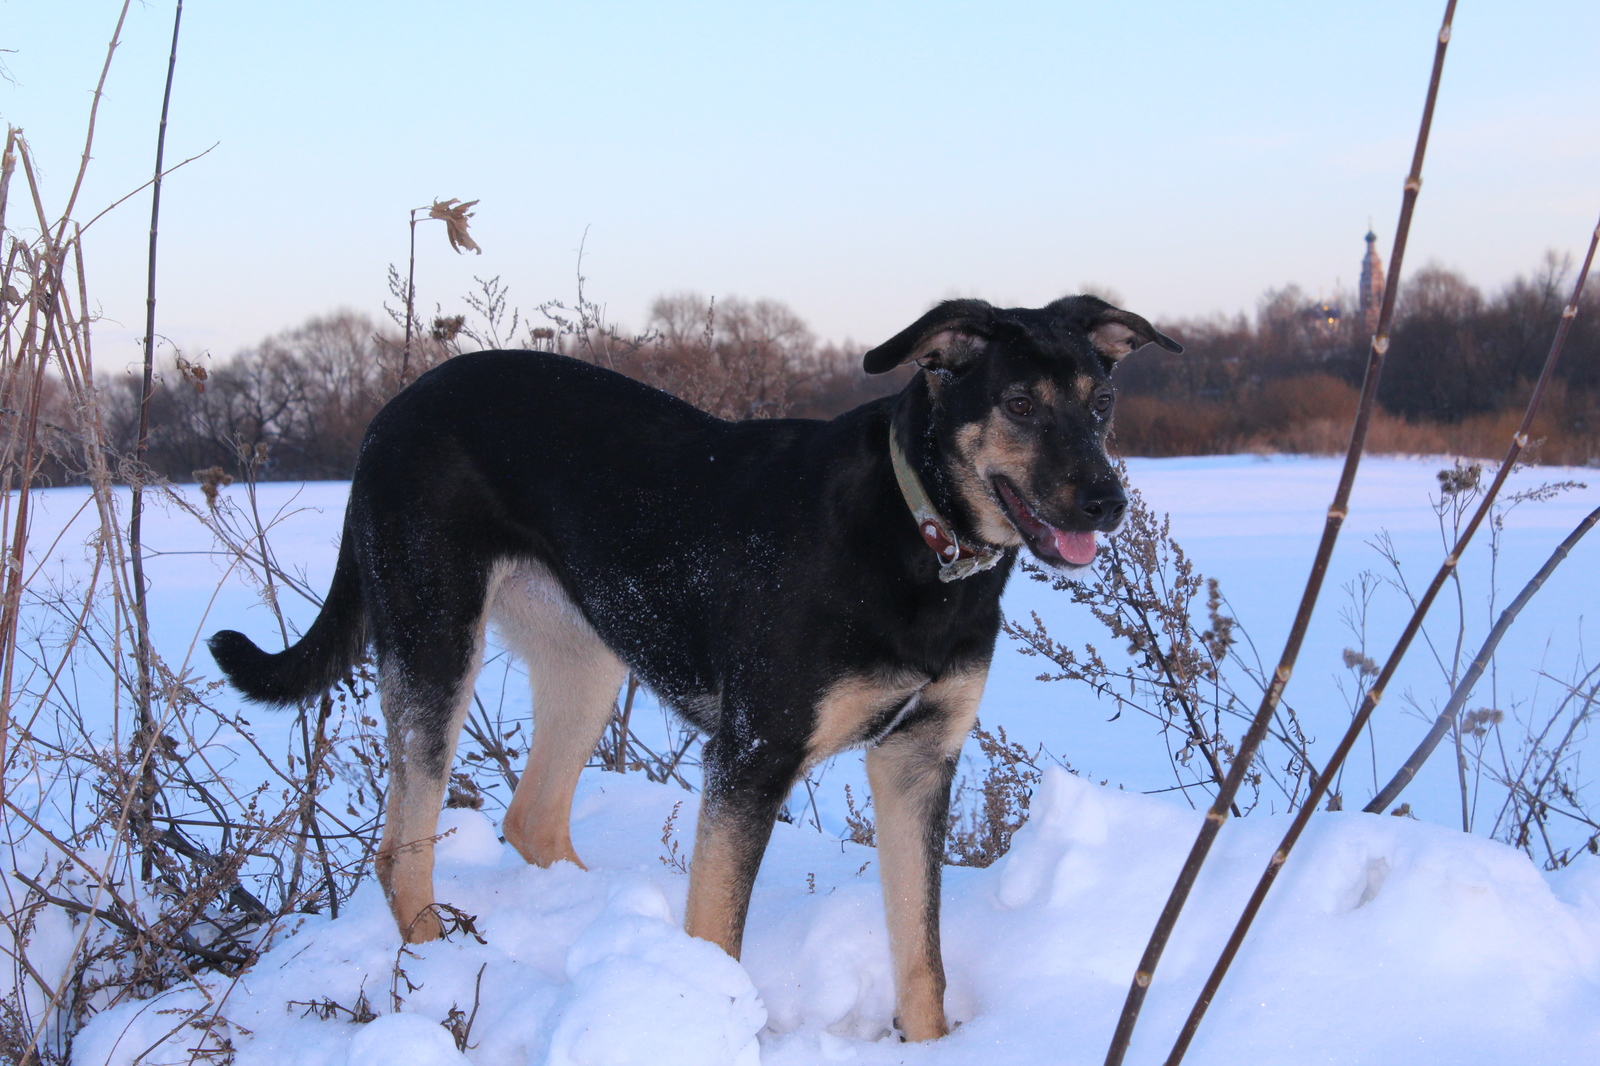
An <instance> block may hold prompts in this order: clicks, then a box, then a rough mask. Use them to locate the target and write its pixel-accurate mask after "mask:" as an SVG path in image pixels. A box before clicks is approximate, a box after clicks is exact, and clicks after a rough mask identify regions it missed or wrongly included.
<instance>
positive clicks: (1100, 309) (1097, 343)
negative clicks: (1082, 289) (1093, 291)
mask: <svg viewBox="0 0 1600 1066" xmlns="http://www.w3.org/2000/svg"><path fill="white" fill-rule="evenodd" d="M1049 309H1050V310H1052V311H1057V312H1061V313H1062V314H1064V315H1065V317H1066V318H1067V319H1068V320H1069V321H1071V322H1072V324H1073V325H1075V326H1077V327H1078V328H1080V329H1082V330H1083V331H1084V332H1085V333H1087V334H1088V335H1089V343H1090V344H1091V345H1093V346H1094V350H1095V352H1096V353H1097V354H1099V355H1100V356H1101V357H1103V358H1105V359H1108V360H1110V361H1111V362H1113V363H1115V362H1118V361H1120V360H1121V359H1122V357H1123V356H1125V355H1127V354H1128V353H1129V352H1132V351H1136V350H1138V349H1140V348H1143V347H1144V346H1145V345H1146V344H1159V345H1160V346H1161V347H1163V348H1165V349H1166V350H1167V351H1169V352H1173V353H1174V354H1176V353H1179V352H1182V351H1183V345H1181V344H1179V343H1178V342H1177V341H1175V340H1173V339H1172V338H1171V337H1169V336H1167V335H1166V334H1165V333H1162V332H1161V331H1160V330H1158V329H1156V328H1155V327H1154V326H1152V325H1151V324H1150V323H1149V322H1147V321H1145V319H1143V318H1141V317H1140V316H1138V315H1136V314H1134V313H1133V312H1132V311H1124V310H1122V308H1120V307H1112V306H1111V305H1110V304H1108V303H1106V302H1105V301H1104V300H1102V299H1100V298H1099V297H1098V296H1068V297H1065V298H1063V299H1060V300H1057V301H1056V302H1055V303H1053V304H1051V305H1050V308H1049Z"/></svg>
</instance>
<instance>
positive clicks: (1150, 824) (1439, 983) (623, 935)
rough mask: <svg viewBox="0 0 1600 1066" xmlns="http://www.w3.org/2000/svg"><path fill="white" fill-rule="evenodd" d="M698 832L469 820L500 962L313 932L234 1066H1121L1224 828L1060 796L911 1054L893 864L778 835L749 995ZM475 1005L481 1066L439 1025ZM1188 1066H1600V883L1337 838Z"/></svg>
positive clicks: (98, 1054)
mask: <svg viewBox="0 0 1600 1066" xmlns="http://www.w3.org/2000/svg"><path fill="white" fill-rule="evenodd" d="M680 803H681V804H682V805H683V807H684V808H685V810H684V811H683V812H682V815H683V816H682V817H681V818H680V820H679V821H678V823H677V824H679V825H685V826H687V825H693V817H692V816H693V811H692V810H689V809H687V808H690V807H692V805H693V799H692V798H691V797H687V796H686V794H685V793H683V792H681V791H679V790H676V789H672V788H668V787H665V786H657V785H652V784H650V783H648V782H647V781H645V780H643V779H642V777H640V776H639V775H629V776H619V775H615V774H608V773H593V774H590V775H587V776H586V777H585V780H584V783H583V785H582V786H581V788H580V793H579V797H578V802H577V804H576V805H575V811H576V816H575V824H574V838H575V842H576V845H577V848H578V851H579V853H580V854H581V855H583V856H584V858H585V861H586V862H587V863H588V865H589V867H590V869H589V870H580V869H578V868H577V867H574V866H571V865H570V864H560V865H558V866H556V867H554V868H552V869H549V870H540V869H535V868H532V867H529V866H527V865H525V864H523V863H522V861H521V859H520V858H518V857H517V856H516V854H515V852H514V851H512V850H511V849H510V848H508V847H506V846H505V845H504V844H502V843H501V842H500V841H499V839H498V836H497V833H496V830H495V827H494V825H493V823H492V822H491V821H490V820H489V819H488V818H486V817H485V816H484V815H482V814H480V813H478V812H475V811H450V812H447V815H446V820H445V823H444V827H445V828H449V829H453V830H454V832H452V833H451V834H450V835H449V836H447V837H446V838H445V839H444V840H443V841H442V842H441V846H440V848H439V865H438V873H437V879H438V882H437V883H438V891H439V895H440V898H441V900H442V901H444V902H448V903H450V904H451V905H452V906H455V907H458V908H460V909H461V910H463V911H465V912H466V913H468V914H471V915H474V916H476V918H475V925H476V928H477V929H478V931H479V934H480V935H481V936H482V938H483V940H484V941H485V942H484V943H478V941H477V940H476V939H475V938H474V937H472V936H470V935H465V934H461V933H457V934H454V935H452V936H451V937H450V938H449V939H447V940H444V941H438V942H435V943H431V944H425V945H419V946H415V947H412V948H408V949H404V950H402V949H401V946H400V944H399V940H398V936H397V935H396V933H395V930H394V927H393V923H392V921H391V920H390V918H389V914H388V910H387V908H386V907H385V905H384V903H383V900H382V898H381V895H380V894H379V892H378V891H377V889H376V887H375V886H371V887H369V888H367V889H365V890H363V891H362V892H360V893H358V895H357V897H356V898H355V899H353V900H351V901H350V903H349V905H348V907H347V908H346V909H345V910H344V911H343V912H342V913H341V915H340V917H339V918H338V919H337V920H334V919H331V918H328V917H326V916H314V917H307V918H305V919H304V921H303V922H302V924H301V925H300V926H299V927H298V928H296V929H293V930H289V931H287V935H285V936H283V937H282V938H281V939H280V941H279V942H278V943H277V944H276V945H275V946H274V947H273V948H272V950H271V951H269V952H268V953H267V954H266V955H265V956H264V957H263V958H262V959H261V961H260V962H259V963H258V964H257V965H256V966H255V967H254V969H253V970H252V971H251V972H250V973H248V974H246V975H245V976H244V977H243V978H242V979H241V980H239V981H238V982H237V983H236V984H234V985H233V986H232V987H231V988H230V987H229V983H228V982H226V981H223V980H220V979H215V980H214V983H213V985H212V986H211V991H212V994H213V997H214V999H215V1001H216V1002H217V1003H219V1004H220V1007H219V1008H217V1009H218V1010H220V1014H221V1016H222V1017H224V1018H226V1019H227V1022H228V1025H227V1026H226V1027H224V1029H223V1030H221V1031H225V1032H226V1033H227V1034H228V1035H229V1037H230V1039H231V1040H232V1041H233V1043H234V1046H235V1048H236V1050H237V1058H236V1060H235V1061H236V1062H237V1063H238V1066H256V1064H268V1063H271V1064H277V1063H286V1062H293V1063H297V1064H300V1063H305V1064H313V1066H323V1064H326V1066H357V1064H362V1066H364V1064H367V1063H379V1062H382V1063H415V1064H433V1063H439V1064H444V1063H459V1062H462V1061H466V1062H471V1063H474V1064H480V1066H491V1064H492V1066H525V1064H526V1066H568V1064H573V1066H575V1064H584V1066H591V1064H592V1066H623V1064H631V1063H650V1064H653V1066H654V1064H665V1066H676V1064H684V1066H691V1064H692V1066H721V1064H727V1066H755V1064H757V1063H766V1064H768V1066H790V1064H802V1063H803V1064H813V1063H826V1062H853V1063H862V1064H876V1063H885V1064H887V1063H916V1064H922V1063H926V1064H950V1066H957V1064H961V1066H965V1064H971V1066H996V1064H999V1063H1036V1062H1045V1061H1049V1062H1060V1063H1085V1064H1093V1063H1098V1062H1100V1061H1101V1059H1102V1057H1103V1056H1104V1053H1105V1046H1106V1043H1107V1041H1108V1040H1109V1038H1110V1034H1111V1028H1112V1026H1113V1024H1114V1021H1115V1018H1116V1013H1117V1010H1118V1009H1119V1008H1120V1006H1121V1002H1122V997H1123V994H1124V993H1125V991H1126V989H1127V983H1128V980H1129V977H1130V976H1131V974H1132V971H1133V967H1134V963H1135V960H1136V959H1137V958H1138V955H1139V952H1140V951H1141V950H1142V948H1143V946H1144V939H1145V937H1146V935H1147V934H1148V932H1149V929H1150V926H1151V923H1152V922H1153V921H1154V919H1155V916H1156V913H1157V912H1158V911H1159V910H1160V908H1161V906H1162V904H1163V902H1164V901H1165V898H1166V894H1167V891H1168V890H1169V888H1170V887H1171V883H1172V879H1173V877H1174V876H1175V875H1176V872H1177V870H1178V867H1179V865H1180V864H1181V863H1182V861H1183V857H1184V855H1185V854H1186V853H1187V851H1188V848H1189V845H1190V843H1191V842H1192V840H1193V837H1194V833H1195V831H1196V830H1197V829H1198V826H1199V822H1200V815H1199V814H1198V813H1197V812H1195V811H1192V810H1190V809H1188V808H1187V807H1180V806H1178V805H1177V804H1174V803H1172V802H1169V801H1168V800H1165V799H1156V798H1152V797H1147V796H1140V795H1133V794H1129V793H1123V792H1119V791H1117V790H1114V789H1107V788H1102V787H1099V786H1096V785H1093V784H1091V783H1089V782H1087V781H1083V780H1080V779H1079V778H1076V777H1073V776H1071V775H1070V774H1067V773H1064V772H1060V771H1052V772H1051V773H1049V774H1048V775H1047V776H1046V778H1045V780H1044V782H1043V783H1042V785H1041V787H1040V789H1039V791H1038V793H1037V795H1036V796H1035V797H1034V799H1033V816H1032V819H1031V820H1030V822H1029V823H1028V825H1027V826H1025V827H1024V828H1023V830H1022V831H1021V832H1019V833H1018V835H1017V837H1016V840H1015V842H1014V847H1013V849H1012V851H1011V854H1010V855H1009V856H1007V857H1006V858H1005V859H1004V860H1002V861H1001V862H1000V863H998V864H996V866H994V867H992V868H990V869H987V870H971V869H951V870H949V871H947V876H946V889H945V895H944V930H945V962H946V969H947V971H948V973H949V977H950V990H949V993H948V996H947V1000H946V1002H947V1006H948V1008H949V1010H950V1013H951V1017H952V1020H953V1021H954V1022H956V1023H957V1028H956V1030H955V1031H954V1032H953V1033H952V1034H951V1035H950V1036H949V1037H947V1038H946V1039H944V1040H941V1041H938V1042H936V1043H933V1044H925V1045H907V1044H902V1043H900V1042H899V1040H898V1038H897V1037H896V1036H895V1035H894V1034H893V1032H892V1028H891V1026H892V1020H893V1009H894V1008H893V991H892V981H891V976H890V973H891V971H890V964H889V952H888V944H887V937H886V935H885V933H884V929H883V909H882V904H881V902H880V901H879V898H878V886H877V884H876V880H877V879H876V864H875V862H874V861H873V859H874V857H873V853H872V851H871V850H870V849H866V848H861V847H857V846H856V845H853V844H847V843H846V844H841V843H840V842H839V841H837V840H834V839H831V838H829V837H825V836H823V835H821V834H819V833H816V832H814V831H810V830H805V829H801V828H799V827H796V826H790V825H782V824H780V825H779V826H778V827H777V830H776V832H775V833H774V835H773V842H772V845H771V848H770V849H769V852H768V856H767V861H766V864H765V866H764V867H763V869H762V874H761V877H760V879H759V881H758V883H757V888H756V895H755V899H754V901H753V905H752V909H751V916H750V922H749V927H748V934H747V940H746V950H745V953H744V959H743V964H742V965H741V964H740V963H736V962H734V961H733V960H732V959H729V958H728V957H726V956H725V955H723V954H722V953H721V952H720V951H718V950H717V949H716V948H714V947H713V946H712V945H710V944H707V943H704V942H701V941H697V940H694V939H691V938H690V937H688V936H686V935H685V934H684V933H683V932H682V930H681V927H680V923H681V918H682V908H683V900H684V896H685V893H686V890H687V880H688V879H687V878H686V877H685V876H684V875H683V873H682V872H681V871H680V870H679V869H677V868H675V867H674V866H672V865H671V864H670V863H669V862H668V861H666V860H667V859H668V858H669V856H665V855H664V854H663V853H664V851H665V850H666V849H665V848H664V847H663V845H662V843H661V835H662V833H663V831H664V829H663V827H664V824H665V822H666V820H667V816H668V814H669V813H670V812H671V811H672V809H673V807H674V805H676V804H680ZM1286 826H1287V819H1285V818H1282V817H1277V818H1274V817H1263V816H1260V815H1254V816H1251V817H1249V818H1246V819H1243V820H1236V821H1233V822H1230V823H1229V825H1228V826H1227V827H1226V828H1225V829H1224V831H1223V833H1222V835H1221V836H1220V838H1219V840H1218V843H1217V845H1216V847H1215V849H1214V850H1213V853H1212V859H1211V862H1210V863H1209V864H1208V866H1207V868H1206V871H1205V872H1204V873H1203V874H1202V876H1201V878H1200V880H1199V883H1198V884H1197V885H1196V888H1195V891H1194V894H1193V896H1192V897H1191V901H1190V904H1189V907H1188V909H1187V911H1186V912H1185V916H1184V920H1183V921H1182V922H1181V923H1180V925H1179V928H1178V930H1177V933H1176V935H1175V936H1174V938H1173V940H1172V943H1171V945H1170V946H1169V948H1168V950H1167V953H1166V957H1165V959H1164V960H1163V962H1162V966H1161V970H1160V972H1159V973H1158V975H1157V978H1156V981H1155V984H1154V985H1153V986H1152V988H1151V992H1150V997H1149V1000H1148V1001H1147V1004H1146V1007H1145V1012H1144V1019H1143V1022H1142V1024H1141V1026H1140V1031H1139V1034H1138V1037H1137V1039H1136V1040H1135V1045H1134V1048H1133V1050H1132V1053H1131V1055H1130V1060H1129V1061H1131V1062H1150V1061H1159V1060H1160V1058H1161V1057H1162V1056H1164V1055H1165V1053H1166V1051H1167V1048H1168V1046H1169V1045H1170V1041H1171V1038H1172V1035H1173V1033H1174V1032H1175V1031H1176V1029H1177V1026H1178V1024H1179V1023H1180V1022H1181V1020H1182V1017H1183V1015H1184V1014H1185V1013H1186V1012H1187V1010H1188V1007H1189V1004H1190V1002H1191V1001H1192V999H1193V996H1194V993H1195V992H1196V990H1197V989H1198V987H1199V984H1200V982H1201V981H1202V980H1203V979H1204V977H1205V975H1206V973H1207V971H1208V969H1209V967H1210V965H1211V962H1212V960H1213V959H1214V957H1215V954H1216V951H1217V949H1218V948H1219V947H1220V946H1221V943H1222V941H1223V939H1224V938H1225V937H1226V935H1227V930H1228V927H1229V926H1230V925H1231V923H1232V921H1233V918H1234V917H1235V916H1236V915H1237V913H1238V909H1239V907H1240V906H1241V905H1242V904H1243V902H1244V899H1245V898H1246V896H1247V895H1248V893H1249V891H1250V888H1251V887H1252V885H1253V884H1254V881H1255V878H1256V877H1257V876H1258V874H1259V873H1260V871H1261V869H1262V866H1263V864H1264V863H1265V861H1266V858H1267V856H1268V855H1270V854H1271V851H1272V849H1273V848H1274V847H1275V846H1276V844H1277V841H1278V838H1279V837H1280V836H1281V834H1282V832H1283V830H1284V829H1285V827H1286ZM687 836H688V833H687V831H685V832H683V833H681V834H679V841H680V847H681V848H687V847H688V845H689V840H688V839H687ZM480 975H481V977H480ZM363 997H364V999H365V1001H366V1002H367V1003H368V1004H370V1006H371V1008H372V1010H374V1011H375V1012H377V1013H378V1014H379V1015H380V1017H378V1019H377V1020H375V1021H371V1022H368V1023H366V1024H364V1025H363V1024H356V1023H354V1022H352V1021H350V1020H349V1017H348V1015H347V1014H341V1013H339V1012H337V1011H335V1012H333V1013H334V1015H335V1016H334V1017H331V1018H325V1017H322V1016H321V1015H322V1014H327V1013H328V1012H327V1011H322V1012H320V1013H319V1012H318V1011H316V1010H312V1009H310V1005H311V1004H313V1003H318V1002H322V1001H324V1000H332V1001H334V1002H336V1003H338V1004H340V1005H341V1006H343V1007H346V1008H350V1007H353V1006H354V1005H355V1004H356V1003H357V1001H358V999H361V998H363ZM475 1003H476V1015H475V1017H474V1018H473V1024H472V1029H471V1034H470V1038H469V1046H468V1048H467V1051H466V1052H465V1054H464V1055H463V1054H462V1053H461V1052H458V1051H457V1050H456V1047H455V1042H454V1040H453V1038H452V1037H451V1036H450V1034H449V1033H448V1032H447V1031H446V1029H444V1028H442V1027H441V1025H440V1023H441V1022H444V1021H446V1020H447V1018H448V1016H449V1014H450V1011H451V1010H452V1008H454V1009H457V1010H459V1011H461V1012H463V1013H464V1014H471V1013H472V1011H473V1010H474V1004H475ZM200 1006H202V1001H201V997H200V996H199V995H198V994H197V993H195V992H193V991H188V992H182V993H175V994H172V995H168V996H165V997H157V998H155V999H152V1000H150V1001H146V1002H143V1003H130V1004H124V1005H122V1006H119V1007H117V1008H115V1009H113V1010H110V1011H107V1012H105V1013H103V1014H101V1015H100V1016H98V1017H97V1018H96V1019H95V1020H94V1021H93V1022H92V1023H91V1024H90V1025H89V1026H88V1027H87V1028H86V1029H85V1030H84V1032H83V1033H82V1034H81V1036H80V1037H79V1040H78V1043H77V1046H76V1050H75V1056H74V1058H75V1061H76V1062H78V1063H80V1064H84V1066H87V1064H90V1063H93V1064H95V1066H99V1064H101V1063H111V1064H116V1066H121V1064H124V1063H131V1062H133V1061H134V1059H135V1057H136V1056H138V1055H140V1054H141V1053H143V1058H141V1059H139V1061H141V1062H144V1063H151V1064H156V1063H164V1062H187V1061H188V1060H189V1057H190V1053H189V1051H188V1050H187V1049H189V1048H192V1047H194V1046H195V1037H194V1033H193V1030H192V1029H183V1030H179V1031H173V1030H174V1026H175V1025H178V1024H179V1023H180V1022H181V1021H182V1020H183V1019H184V1018H185V1017H186V1015H185V1014H183V1013H181V1012H182V1011H185V1010H192V1009H196V1008H199V1007H200ZM174 1012H180V1013H174ZM341 1019H343V1020H341ZM152 1047H153V1048H154V1050H147V1049H151V1048H152ZM1188 1061H1189V1062H1191V1063H1194V1064H1195V1066H1203V1064H1219V1066H1220V1064H1223V1063H1235V1062H1250V1063H1252V1064H1257V1063H1259V1064H1274V1063H1283V1064H1290V1063H1295V1064H1300V1063H1304V1062H1307V1061H1319V1062H1340V1063H1344V1062H1348V1063H1356V1062H1400V1061H1403V1062H1408V1063H1457V1062H1511V1061H1514V1062H1517V1063H1519V1064H1545V1063H1549V1064H1557V1063H1583V1062H1592V1061H1600V860H1595V859H1592V858H1589V857H1585V859H1584V860H1582V862H1581V863H1580V864H1579V865H1577V866H1575V867H1573V868H1572V869H1570V870H1568V871H1565V872H1563V874H1562V875H1560V876H1559V877H1556V878H1553V879H1550V880H1548V881H1547V879H1546V878H1544V877H1543V876H1541V875H1540V873H1539V872H1538V871H1537V870H1536V869H1534V867H1533V866H1532V865H1531V864H1530V863H1529V862H1528V861H1527V859H1526V858H1525V857H1524V856H1522V855H1521V854H1520V853H1518V852H1516V851H1513V850H1511V849H1509V848H1506V847H1503V846H1501V845H1499V844H1495V843H1493V842H1490V841H1485V840H1483V839H1481V838H1477V837H1471V836H1466V835H1464V834H1461V833H1456V832H1452V831H1449V830H1446V829H1441V828H1438V827H1434V826H1429V825H1424V824H1421V823H1418V822H1414V821H1410V820H1408V819H1403V818H1391V817H1386V816H1371V815H1364V814H1357V813H1338V814H1327V815H1319V816H1318V817H1317V819H1316V820H1315V821H1314V822H1313V823H1312V827H1311V829H1310V830H1309V831H1308V832H1307V834H1306V837H1305V839H1304V840H1303V841H1302V843H1301V846H1300V848H1299V849H1297V851H1296V852H1295V855H1294V856H1293V858H1292V859H1291V860H1290V862H1289V864H1288V866H1287V867H1286V868H1285V870H1284V873H1283V876H1282V877H1281V878H1280V879H1279V884H1278V886H1277V888H1276V890H1275V891H1274V893H1273V896H1272V897H1271V898H1270V899H1269V901H1268V903H1267V905H1266V907H1265V908H1264V910H1263V912H1262V914H1261V917H1260V918H1259V920H1258V921H1257V923H1256V926H1255V929H1254V930H1253V931H1252V933H1251V936H1250V937H1249V939H1248V940H1247V941H1246V943H1245V946H1244V949H1243V950H1242V951H1241V953H1240V956H1239V958H1238V960H1237V962H1236V963H1235V965H1234V968H1233V971H1232V973H1230V975H1229V977H1228V979H1227V981H1226V982H1225V983H1224V985H1223V987H1222V990H1221V992H1220V994H1219V995H1218V998H1217V1001H1216V1003H1215V1004H1214V1005H1213V1007H1212V1010H1211V1013H1210V1015H1209V1016H1208V1017H1207V1019H1206V1023H1205V1025H1204V1027H1203V1028H1202V1029H1201V1031H1200V1034H1199V1037H1198V1038H1197V1040H1196V1042H1195V1045H1194V1047H1193V1049H1192V1050H1191V1052H1190V1056H1189V1059H1188Z"/></svg>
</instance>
